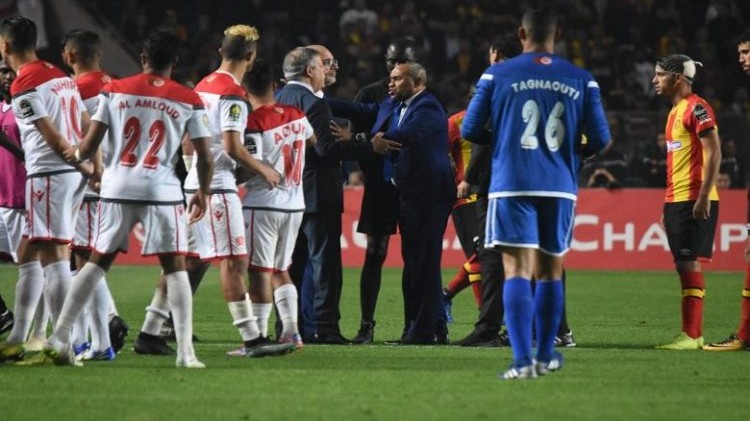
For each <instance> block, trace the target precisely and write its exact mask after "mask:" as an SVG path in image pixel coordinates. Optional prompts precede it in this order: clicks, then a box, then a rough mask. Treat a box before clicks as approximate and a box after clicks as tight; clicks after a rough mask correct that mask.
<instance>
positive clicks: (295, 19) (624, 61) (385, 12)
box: [0, 0, 750, 270]
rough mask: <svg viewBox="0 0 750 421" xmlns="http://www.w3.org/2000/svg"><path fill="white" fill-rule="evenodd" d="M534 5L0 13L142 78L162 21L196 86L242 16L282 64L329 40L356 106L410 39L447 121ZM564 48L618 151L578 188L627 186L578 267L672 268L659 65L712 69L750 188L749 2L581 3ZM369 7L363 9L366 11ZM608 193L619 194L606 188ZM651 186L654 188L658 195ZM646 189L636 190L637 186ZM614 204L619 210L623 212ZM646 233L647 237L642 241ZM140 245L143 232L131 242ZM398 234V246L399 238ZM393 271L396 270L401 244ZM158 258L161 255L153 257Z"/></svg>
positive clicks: (608, 203) (725, 124)
mask: <svg viewBox="0 0 750 421" xmlns="http://www.w3.org/2000/svg"><path fill="white" fill-rule="evenodd" d="M525 3H526V2H517V1H506V0H493V1H490V0H468V1H466V0H464V1H458V0H417V1H414V0H409V1H405V2H396V1H372V0H371V1H359V0H340V1H323V2H311V1H308V2H303V1H292V0H276V1H263V0H249V1H242V2H237V1H227V0H213V1H210V2H209V1H200V0H124V1H114V2H113V1H107V0H54V1H52V0H0V14H1V15H9V14H12V13H16V12H19V11H20V12H21V13H24V14H26V15H29V16H31V17H32V18H34V19H35V20H37V21H38V22H41V21H43V22H44V23H43V24H42V25H40V26H41V27H42V28H43V32H44V34H43V36H42V39H41V40H40V47H41V50H40V55H41V56H42V57H44V58H45V59H47V60H50V61H52V62H55V63H57V64H61V63H60V54H59V52H60V48H61V47H60V37H61V35H62V34H63V33H65V32H66V31H68V30H70V29H73V28H75V27H87V28H89V29H93V30H96V31H97V32H99V33H100V34H101V35H102V37H103V38H104V44H105V48H104V50H105V53H104V66H105V69H106V70H107V71H109V72H110V73H112V74H113V75H115V76H123V75H127V74H130V73H133V72H136V71H138V64H137V52H138V48H139V43H138V40H140V39H141V38H142V37H143V35H144V34H145V33H146V32H147V31H148V30H150V29H152V28H155V27H157V26H161V27H165V28H168V29H170V30H171V31H174V32H175V33H176V34H177V35H178V36H179V37H180V39H181V40H182V47H181V51H180V57H181V58H180V62H179V64H178V66H177V68H176V70H175V74H174V77H175V78H176V79H178V80H180V81H182V82H184V83H194V82H196V81H197V80H199V79H200V78H201V77H202V76H203V75H205V74H207V73H208V72H210V71H211V70H212V69H214V68H215V67H216V66H217V65H218V62H219V56H218V55H217V54H216V48H217V47H218V45H219V43H220V39H221V33H222V30H223V28H225V27H226V26H227V25H230V24H233V23H238V22H243V23H249V24H252V25H255V26H257V27H258V28H259V30H260V33H261V40H260V51H259V55H260V56H263V57H265V58H267V59H269V60H271V61H272V62H273V63H276V64H279V65H280V62H281V60H282V58H283V55H284V54H285V53H286V52H287V51H289V50H290V49H291V48H293V47H294V46H297V45H305V44H310V43H321V44H324V45H327V46H328V47H329V48H330V49H331V50H332V51H333V53H334V55H335V56H336V58H337V59H338V60H339V63H340V69H339V72H338V81H337V83H336V84H335V85H333V86H332V87H330V88H329V91H328V92H327V94H328V95H331V96H336V97H342V98H352V97H353V96H354V94H355V93H356V91H357V90H358V89H359V87H361V86H363V85H364V84H366V83H369V82H371V81H373V80H376V79H378V78H380V77H383V76H384V75H385V72H386V71H385V65H384V62H383V53H384V48H385V45H387V43H388V41H389V40H390V39H392V38H393V37H396V36H408V37H411V38H413V39H414V40H415V41H416V43H417V45H418V47H419V53H420V57H421V61H422V62H424V63H425V64H426V66H427V70H428V74H429V78H430V81H429V83H428V87H429V88H430V89H431V90H432V91H433V92H434V93H435V94H436V95H437V96H438V97H439V98H440V99H441V101H442V102H443V104H444V105H445V107H446V109H447V110H448V112H449V113H452V112H455V111H458V110H459V109H461V108H462V107H464V106H465V97H466V93H467V91H468V89H469V87H470V86H471V85H472V84H473V82H474V81H475V80H476V78H477V77H478V76H479V75H480V74H481V72H482V70H483V69H484V68H485V67H486V52H487V49H488V45H489V44H488V40H489V39H491V37H492V36H493V35H494V34H496V33H498V32H502V31H507V30H514V29H515V27H516V26H517V21H518V13H519V11H520V10H521V8H522V7H523V5H524V4H525ZM559 3H560V4H561V7H560V9H561V11H562V13H563V24H562V25H563V40H562V42H560V43H558V53H559V54H561V55H563V56H565V57H568V58H569V59H571V60H572V61H573V62H575V63H576V64H578V65H580V66H583V67H585V68H587V69H588V70H590V71H591V72H592V73H593V74H594V76H595V77H596V78H597V80H598V81H599V83H600V85H601V86H602V92H603V95H604V101H605V108H606V110H607V115H608V118H609V120H610V124H611V127H612V132H613V137H614V139H615V141H616V148H615V150H614V151H613V152H612V154H609V155H608V156H607V157H604V158H602V159H600V160H598V161H595V162H592V163H589V164H588V165H587V166H586V167H584V168H583V173H582V177H581V181H582V184H584V185H585V184H586V183H587V180H588V176H589V175H590V174H591V173H592V172H593V170H594V169H595V168H597V167H598V166H603V167H605V168H608V169H610V170H611V172H613V173H614V174H616V175H617V177H618V178H619V180H618V182H617V184H616V186H614V187H616V188H614V189H603V188H595V189H582V199H581V200H580V202H579V215H578V218H577V229H576V232H575V237H576V241H574V244H573V252H572V253H571V255H570V259H569V261H570V264H571V267H573V268H606V269H615V268H617V269H669V268H670V266H671V265H670V263H669V262H670V258H669V255H668V253H667V252H666V244H665V240H664V238H663V236H662V235H661V234H660V233H659V230H658V228H656V227H655V226H654V224H655V223H656V222H657V221H658V218H659V214H660V212H661V191H660V190H658V189H656V188H658V184H659V179H658V178H657V179H656V181H655V180H654V179H653V178H652V177H649V176H648V174H647V173H648V171H649V167H648V165H649V164H648V163H649V162H650V160H651V159H652V158H653V157H654V156H655V155H658V149H656V147H655V145H656V143H655V139H656V136H657V134H658V133H659V132H660V131H662V129H663V124H664V123H663V122H664V117H665V116H666V113H667V112H668V108H669V104H668V103H666V102H665V101H664V100H663V99H661V98H657V97H656V96H655V95H654V92H653V89H652V87H651V83H650V80H651V77H652V75H653V68H654V62H655V60H656V59H657V58H658V57H661V56H663V55H665V54H668V53H673V52H683V53H687V54H689V55H690V56H691V57H693V58H694V59H696V60H698V61H701V62H703V64H704V67H703V68H702V69H700V70H699V72H698V76H697V80H696V83H695V91H696V92H698V93H699V94H700V95H701V96H703V97H704V98H706V99H707V100H708V101H709V102H710V103H711V104H712V105H713V107H714V108H715V110H716V111H717V117H718V121H719V127H720V133H721V137H722V141H723V143H724V144H725V145H727V144H732V145H733V146H734V147H733V148H725V149H724V155H725V156H724V159H723V162H722V171H723V172H727V173H729V175H730V176H731V183H730V187H732V188H734V189H740V188H743V187H745V186H746V185H747V179H748V176H747V171H746V169H748V168H750V165H748V160H750V147H748V145H747V141H746V137H747V135H746V134H747V133H748V132H749V129H750V127H748V126H749V125H750V94H749V93H748V87H750V82H749V81H748V80H747V79H746V78H745V77H744V75H742V73H741V71H740V68H739V66H738V64H737V53H736V44H735V42H734V37H736V36H737V35H738V34H739V33H740V32H741V31H742V30H744V29H746V28H748V25H747V24H748V22H750V2H746V1H740V0H691V1H689V2H687V1H675V0H660V1H653V0H622V1H614V0H571V1H561V2H559ZM361 4H364V6H365V8H366V11H363V10H361V9H360V8H359V6H360V5H361ZM610 187H612V186H610ZM649 187H655V188H653V189H649ZM631 188H637V189H631ZM346 196H347V199H346V212H345V215H344V224H343V226H344V236H343V237H342V241H343V243H342V248H343V250H344V263H345V265H347V266H355V267H357V266H360V264H361V261H362V256H363V250H364V241H363V239H362V238H361V237H360V236H358V235H357V234H356V229H355V228H356V218H357V213H358V212H359V197H360V196H361V191H360V190H358V188H347V191H346ZM615 203H616V204H617V206H612V205H613V204H615ZM745 203H746V202H745V195H744V192H743V191H741V190H734V191H731V190H727V191H724V192H722V205H721V212H720V214H721V219H720V226H719V229H718V231H717V239H716V244H715V250H716V255H715V262H714V268H715V269H723V270H740V269H742V268H743V261H742V252H741V250H742V248H743V244H744V241H745V233H744V229H743V227H744V223H745V215H746V214H745V207H746V205H745ZM644 235H645V237H644ZM134 240H137V233H136V235H134ZM396 240H397V239H396ZM137 245H138V244H133V246H132V247H131V249H132V250H134V251H132V252H131V253H130V254H129V255H127V256H123V257H121V259H120V261H121V262H122V263H152V261H151V260H147V259H145V260H144V259H140V258H139V257H138V256H137V254H138V253H137V252H136V251H135V250H137V249H138V248H137ZM444 246H445V247H444V248H445V250H446V254H445V258H444V266H446V267H450V266H456V265H458V264H460V262H461V260H462V256H461V252H460V248H459V247H458V244H457V242H456V239H455V234H454V233H453V230H452V227H450V229H449V231H448V232H447V233H446V239H445V242H444ZM390 250H391V253H390V255H389V258H388V260H387V264H388V265H390V266H400V265H401V262H400V257H399V255H398V250H399V248H398V245H397V244H394V245H392V246H391V248H390ZM153 262H155V261H153Z"/></svg>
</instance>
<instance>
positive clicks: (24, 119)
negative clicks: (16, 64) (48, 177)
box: [10, 60, 86, 176]
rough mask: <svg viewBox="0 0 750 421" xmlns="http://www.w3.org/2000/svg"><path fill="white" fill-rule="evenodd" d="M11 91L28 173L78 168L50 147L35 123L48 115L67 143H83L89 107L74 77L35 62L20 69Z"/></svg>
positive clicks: (49, 65) (33, 174)
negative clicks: (83, 99) (82, 124)
mask: <svg viewBox="0 0 750 421" xmlns="http://www.w3.org/2000/svg"><path fill="white" fill-rule="evenodd" d="M10 93H11V95H12V96H13V112H14V113H15V115H16V121H17V123H18V129H19V130H20V132H21V143H22V144H23V151H24V153H25V155H26V172H27V174H28V175H29V176H35V175H39V174H48V173H59V172H66V171H75V168H73V167H72V166H71V165H69V164H68V163H66V162H65V161H64V160H63V158H62V157H61V156H60V155H58V154H57V153H56V152H55V151H53V150H52V148H50V147H49V145H48V144H47V141H46V140H44V138H43V137H42V134H41V133H40V132H39V130H37V129H36V127H35V126H34V122H35V121H36V120H39V119H40V118H44V117H48V118H49V119H50V121H51V122H52V125H53V126H54V127H55V128H56V129H57V130H58V131H59V132H60V134H61V135H62V136H64V137H65V138H66V139H67V140H68V142H70V143H71V144H73V145H77V144H78V143H79V142H80V140H81V114H82V113H83V112H84V111H85V110H86V107H85V106H84V104H83V101H81V96H80V94H79V93H78V87H77V86H76V84H75V82H74V81H73V79H71V78H70V77H68V76H67V75H66V74H65V73H63V72H62V70H60V69H58V68H57V67H55V66H53V65H51V64H49V63H47V62H46V61H41V60H37V61H32V62H30V63H26V64H24V65H23V66H21V67H20V68H19V69H18V77H16V79H15V80H14V81H13V83H12V84H11V86H10Z"/></svg>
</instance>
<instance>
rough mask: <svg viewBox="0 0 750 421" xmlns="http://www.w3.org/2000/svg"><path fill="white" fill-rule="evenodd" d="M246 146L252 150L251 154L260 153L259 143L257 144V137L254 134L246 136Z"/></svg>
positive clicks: (249, 150) (248, 149)
mask: <svg viewBox="0 0 750 421" xmlns="http://www.w3.org/2000/svg"><path fill="white" fill-rule="evenodd" d="M245 148H247V151H248V152H250V154H251V155H255V154H257V153H258V145H256V144H255V138H254V137H252V136H245Z"/></svg>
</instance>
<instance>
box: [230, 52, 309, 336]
mask: <svg viewBox="0 0 750 421" xmlns="http://www.w3.org/2000/svg"><path fill="white" fill-rule="evenodd" d="M273 85H274V76H273V72H272V70H271V65H270V64H269V63H268V62H266V61H262V60H259V61H258V62H257V63H255V65H254V66H253V69H252V70H251V71H250V72H249V73H248V74H247V76H246V77H245V88H246V89H247V91H248V98H249V99H250V105H252V107H253V112H252V113H251V114H250V116H249V119H248V122H247V130H246V132H245V145H246V147H247V148H248V149H249V150H250V152H251V153H252V154H253V156H255V157H256V158H258V159H259V160H261V161H262V162H264V163H266V164H268V165H270V166H272V167H273V168H275V169H276V170H277V171H278V172H279V173H280V174H281V181H280V182H279V185H278V186H277V188H275V189H268V187H267V186H266V184H265V182H264V181H263V180H260V179H259V177H251V178H250V179H249V180H248V181H247V183H245V187H246V189H247V191H246V194H245V198H244V200H243V207H244V209H245V222H246V225H247V238H248V241H249V242H250V266H249V272H250V298H251V299H252V301H253V310H258V312H257V313H256V317H257V318H258V323H259V325H260V326H261V330H262V331H263V332H264V334H265V331H266V330H267V329H268V318H269V315H270V312H271V307H272V295H271V294H272V290H271V286H272V285H273V302H275V303H276V308H277V310H278V315H279V319H280V320H281V322H282V325H283V330H282V332H281V336H280V337H279V342H281V343H293V344H295V346H296V347H297V348H298V349H300V348H302V346H303V343H302V337H301V336H300V334H299V331H298V330H297V311H298V309H297V289H296V288H295V286H294V284H293V283H292V280H291V278H290V277H289V272H288V268H289V265H290V264H291V262H292V252H293V251H294V244H295V243H296V241H297V233H298V232H299V227H300V224H301V223H302V214H303V212H304V210H305V198H304V193H303V191H302V168H303V167H304V165H305V148H306V146H313V145H314V144H315V134H314V131H313V128H312V126H311V125H310V122H309V121H308V120H307V117H305V113H304V112H303V111H302V110H300V109H298V108H296V107H292V106H289V105H283V104H278V103H276V101H275V100H274V98H273V89H274V86H273Z"/></svg>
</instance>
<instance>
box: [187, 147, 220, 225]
mask: <svg viewBox="0 0 750 421" xmlns="http://www.w3.org/2000/svg"><path fill="white" fill-rule="evenodd" d="M191 141H192V145H193V148H194V150H195V156H196V159H195V163H194V165H195V169H196V170H197V172H198V190H197V191H196V192H195V193H194V194H193V196H192V197H191V198H190V203H188V223H191V224H192V223H193V222H196V221H199V220H200V219H201V218H203V214H205V212H206V200H207V197H208V195H209V191H210V189H211V179H212V178H213V175H214V158H213V155H212V154H211V144H210V139H209V138H208V137H196V138H193V139H191Z"/></svg>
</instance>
